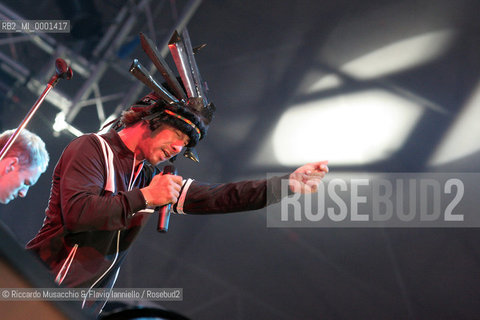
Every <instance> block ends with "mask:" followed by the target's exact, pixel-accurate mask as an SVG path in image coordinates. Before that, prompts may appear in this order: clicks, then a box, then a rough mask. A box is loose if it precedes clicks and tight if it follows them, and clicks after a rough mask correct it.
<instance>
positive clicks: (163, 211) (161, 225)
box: [157, 165, 177, 232]
mask: <svg viewBox="0 0 480 320" xmlns="http://www.w3.org/2000/svg"><path fill="white" fill-rule="evenodd" d="M163 174H173V175H177V169H176V168H175V166H172V165H168V166H165V167H164V168H163ZM171 206H172V204H171V203H169V204H166V205H164V206H162V207H161V208H160V210H159V212H158V225H157V231H158V232H167V231H168V223H169V221H170V208H171Z"/></svg>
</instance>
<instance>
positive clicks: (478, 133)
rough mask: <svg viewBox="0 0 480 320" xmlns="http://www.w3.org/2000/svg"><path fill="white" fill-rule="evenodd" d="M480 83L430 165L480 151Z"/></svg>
mask: <svg viewBox="0 0 480 320" xmlns="http://www.w3.org/2000/svg"><path fill="white" fill-rule="evenodd" d="M479 120H480V84H478V85H477V89H476V90H475V92H474V93H473V95H472V97H471V98H470V99H469V101H468V102H467V105H466V106H465V107H464V109H463V110H462V112H461V113H460V115H459V116H458V117H457V119H456V120H455V122H454V124H453V125H452V126H451V128H450V129H449V130H448V132H447V134H446V136H445V138H444V139H443V141H442V143H441V144H440V146H439V147H438V148H437V150H436V151H435V153H434V154H433V156H432V158H431V159H430V161H429V165H432V166H437V165H442V164H446V163H449V162H453V161H455V160H459V159H461V158H464V157H467V156H469V155H471V154H474V153H475V152H478V151H480V125H479Z"/></svg>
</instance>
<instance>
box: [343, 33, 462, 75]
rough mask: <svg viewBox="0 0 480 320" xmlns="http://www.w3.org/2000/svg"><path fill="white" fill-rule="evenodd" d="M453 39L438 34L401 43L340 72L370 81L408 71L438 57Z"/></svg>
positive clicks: (378, 51)
mask: <svg viewBox="0 0 480 320" xmlns="http://www.w3.org/2000/svg"><path fill="white" fill-rule="evenodd" d="M454 36H455V32H454V31H452V30H439V31H434V32H428V33H424V34H420V35H417V36H415V37H411V38H408V39H403V40H400V41H397V42H395V43H393V44H390V45H387V46H384V47H382V48H379V49H377V50H375V51H372V52H371V53H369V54H366V55H364V56H362V57H359V58H357V59H355V60H353V61H351V62H349V63H347V64H345V65H343V66H342V68H341V70H342V71H343V72H345V73H346V74H349V75H351V76H353V77H355V78H357V79H372V78H379V77H382V76H385V75H388V74H392V73H397V72H399V71H402V70H407V69H411V68H413V67H416V66H419V65H422V64H425V63H426V62H429V61H432V60H434V59H435V58H437V57H439V56H440V55H441V54H442V53H443V52H445V50H446V49H447V48H448V47H449V45H450V43H451V41H452V39H453V37H454Z"/></svg>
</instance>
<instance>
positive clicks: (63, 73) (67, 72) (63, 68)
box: [0, 58, 73, 161]
mask: <svg viewBox="0 0 480 320" xmlns="http://www.w3.org/2000/svg"><path fill="white" fill-rule="evenodd" d="M72 76H73V72H72V69H70V67H69V66H68V65H67V63H66V62H65V61H64V60H63V59H61V58H58V59H57V60H56V61H55V74H54V75H53V76H52V77H51V78H50V81H48V84H47V87H46V88H45V90H43V92H42V94H41V95H40V97H38V99H37V101H35V103H34V105H33V106H32V108H31V109H30V111H29V112H28V113H27V115H26V116H25V118H24V119H23V120H22V122H21V123H20V125H19V126H18V128H17V129H16V130H15V132H14V133H13V134H12V135H11V136H10V138H9V139H8V141H7V143H6V144H5V145H4V146H3V148H2V151H1V152H0V161H2V159H3V158H4V157H5V155H6V154H7V152H8V150H10V148H11V146H12V145H13V143H14V142H15V140H16V139H17V137H18V136H19V135H20V133H21V132H22V130H23V129H25V127H26V126H27V124H28V123H29V122H30V120H31V119H32V117H33V115H34V114H35V112H37V110H38V108H39V107H40V105H41V104H42V102H43V100H44V99H45V97H46V96H47V94H48V93H49V92H50V90H52V89H53V87H55V85H56V84H57V82H58V80H60V79H67V80H70V79H71V78H72Z"/></svg>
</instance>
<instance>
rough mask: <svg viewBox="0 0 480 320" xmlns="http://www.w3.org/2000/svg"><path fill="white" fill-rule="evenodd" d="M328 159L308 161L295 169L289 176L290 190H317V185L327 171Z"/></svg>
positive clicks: (311, 191) (302, 191)
mask: <svg viewBox="0 0 480 320" xmlns="http://www.w3.org/2000/svg"><path fill="white" fill-rule="evenodd" d="M327 163H328V161H320V162H315V163H309V164H306V165H303V166H301V167H300V168H298V169H297V170H295V171H294V172H293V173H292V174H291V175H290V178H289V186H290V190H291V191H292V192H295V193H298V192H300V193H314V192H317V189H318V185H319V184H320V181H321V180H322V178H323V177H325V174H326V173H327V172H328V166H327Z"/></svg>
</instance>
